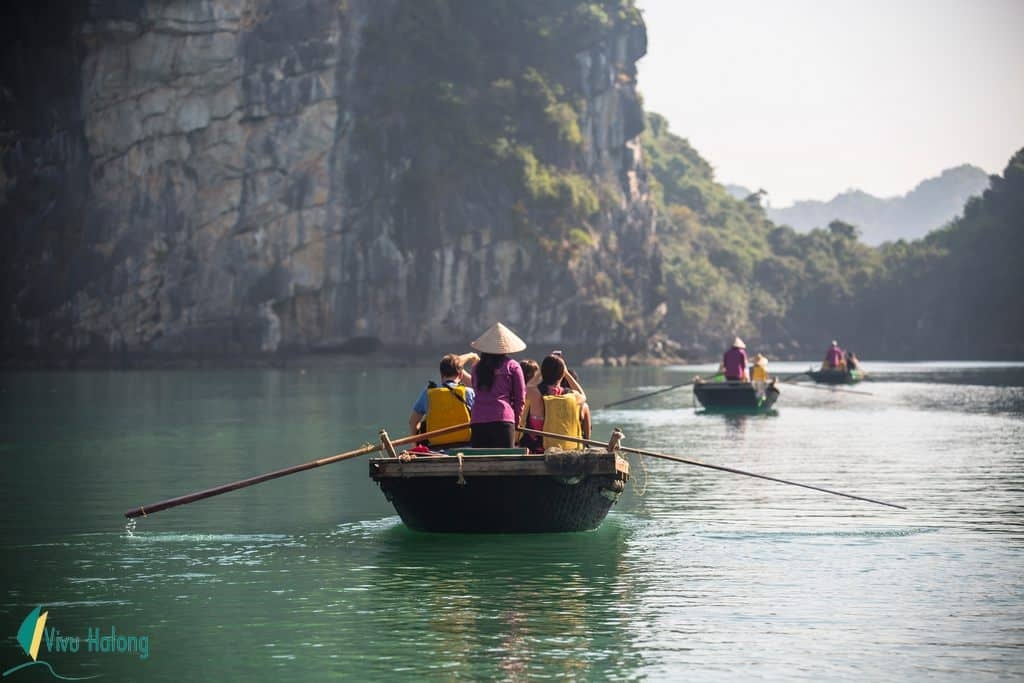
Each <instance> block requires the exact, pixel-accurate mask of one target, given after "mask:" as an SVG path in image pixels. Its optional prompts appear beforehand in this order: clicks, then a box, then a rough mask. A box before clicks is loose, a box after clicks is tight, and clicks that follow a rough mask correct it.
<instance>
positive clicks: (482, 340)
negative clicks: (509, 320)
mask: <svg viewBox="0 0 1024 683" xmlns="http://www.w3.org/2000/svg"><path fill="white" fill-rule="evenodd" d="M469 346H470V347H471V348H474V349H476V350H477V351H479V352H481V353H493V354H496V355H502V354H506V353H515V352H516V351H522V350H523V349H525V348H526V342H524V341H523V340H522V339H520V338H519V337H518V336H517V335H516V333H515V332H513V331H512V330H510V329H508V328H507V327H505V326H504V325H502V324H501V323H494V324H493V325H491V326H490V328H488V330H487V331H486V332H484V333H483V334H481V335H480V336H479V337H478V338H477V340H476V341H474V342H473V343H472V344H470V345H469Z"/></svg>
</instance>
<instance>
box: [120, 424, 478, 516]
mask: <svg viewBox="0 0 1024 683" xmlns="http://www.w3.org/2000/svg"><path fill="white" fill-rule="evenodd" d="M467 427H469V423H468V422H466V423H463V424H459V425H452V426H451V427H445V428H444V429H435V430H434V431H432V432H427V433H426V434H415V435H413V436H406V437H402V438H401V439H395V440H393V441H391V444H392V445H396V446H398V445H401V444H406V443H412V442H414V441H422V440H424V439H429V438H430V437H432V436H440V435H441V434H448V433H449V432H456V431H459V430H460V429H465V428H467ZM382 448H384V444H383V443H381V444H377V445H376V446H374V445H370V444H368V445H366V446H363V447H362V448H357V449H356V450H354V451H347V452H345V453H339V454H338V455H332V456H330V457H329V458H320V459H319V460H312V461H310V462H306V463H302V464H301V465H292V466H291V467H286V468H284V469H281V470H275V471H273V472H267V473H266V474H260V475H257V476H255V477H249V478H248V479H242V480H241V481H235V482H231V483H230V484H224V485H223V486H215V487H214V488H212V489H206V490H205V491H197V492H195V493H189V494H187V495H184V496H178V497H177V498H169V499H167V500H162V501H160V502H159V503H152V504H151V505H140V506H139V507H137V508H132V509H131V510H129V511H128V512H126V513H124V516H125V517H128V518H129V519H130V518H132V517H145V516H146V515H150V514H153V513H154V512H160V511H161V510H166V509H167V508H173V507H177V506H179V505H185V504H186V503H193V502H195V501H197V500H202V499H204V498H211V497H213V496H219V495H220V494H222V493H227V492H228V491H235V490H237V489H244V488H245V487H247V486H252V485H254V484H259V483H261V482H264V481H269V480H271V479H277V478H279V477H286V476H288V475H289V474H295V473H296V472H305V471H306V470H311V469H313V468H315V467H323V466H324V465H330V464H331V463H334V462H340V461H342V460H348V459H349V458H355V457H357V456H360V455H365V454H367V453H373V452H374V451H379V450H381V449H382Z"/></svg>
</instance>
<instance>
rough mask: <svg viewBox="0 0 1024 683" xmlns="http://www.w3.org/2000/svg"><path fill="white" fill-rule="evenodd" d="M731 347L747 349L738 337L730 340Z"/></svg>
mask: <svg viewBox="0 0 1024 683" xmlns="http://www.w3.org/2000/svg"><path fill="white" fill-rule="evenodd" d="M732 345H733V346H734V347H736V348H737V349H745V348H747V345H746V344H744V343H743V340H742V339H740V338H739V337H736V338H735V339H733V340H732Z"/></svg>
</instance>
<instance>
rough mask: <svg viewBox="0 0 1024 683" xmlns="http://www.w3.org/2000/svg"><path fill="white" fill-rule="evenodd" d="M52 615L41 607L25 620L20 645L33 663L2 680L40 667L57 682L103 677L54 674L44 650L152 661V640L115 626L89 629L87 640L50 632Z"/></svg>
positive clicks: (20, 666)
mask: <svg viewBox="0 0 1024 683" xmlns="http://www.w3.org/2000/svg"><path fill="white" fill-rule="evenodd" d="M49 614H50V613H49V612H44V611H43V608H42V606H41V605H40V606H39V607H36V608H35V609H34V610H32V611H31V612H29V614H28V616H27V617H25V620H24V621H22V622H21V627H20V628H18V644H19V645H21V649H22V650H24V651H25V654H26V655H28V656H29V657H30V658H31V660H32V661H29V662H25V663H23V664H19V665H18V666H14V667H11V668H10V669H7V670H6V671H4V672H3V674H0V676H2V677H4V678H6V677H7V676H10V675H11V674H13V673H15V672H17V671H20V670H22V669H26V668H28V667H31V666H36V665H39V666H43V667H45V668H47V669H49V671H50V673H51V674H52V675H53V676H54V678H59V679H61V680H63V681H85V680H88V679H90V678H97V677H98V676H101V675H102V674H94V675H92V676H78V677H74V676H62V675H60V674H59V673H57V672H56V671H54V670H53V667H52V666H51V665H50V664H49V663H48V662H46V661H44V660H42V659H39V651H40V649H42V648H45V650H46V652H48V653H51V654H52V653H61V654H63V653H72V654H73V653H77V652H79V651H83V650H84V651H85V652H90V653H114V654H135V655H138V657H139V658H140V659H149V636H132V635H125V634H124V633H118V632H117V629H116V628H114V627H113V626H111V627H110V629H109V631H108V632H106V633H103V632H101V631H100V629H99V628H95V627H89V628H88V629H87V631H86V636H85V638H84V639H83V638H82V637H80V636H73V635H61V632H60V630H59V629H56V628H53V627H49V628H47V626H46V619H47V617H48V616H49ZM83 646H84V647H83Z"/></svg>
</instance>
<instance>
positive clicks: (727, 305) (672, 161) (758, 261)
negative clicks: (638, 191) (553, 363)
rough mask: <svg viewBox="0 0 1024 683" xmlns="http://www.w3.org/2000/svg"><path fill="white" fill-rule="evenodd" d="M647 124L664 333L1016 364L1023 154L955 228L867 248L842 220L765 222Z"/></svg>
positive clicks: (1021, 348) (706, 167) (1023, 336)
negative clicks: (817, 224) (833, 343)
mask: <svg viewBox="0 0 1024 683" xmlns="http://www.w3.org/2000/svg"><path fill="white" fill-rule="evenodd" d="M648 121H649V126H648V133H647V135H646V136H645V138H644V144H645V147H646V148H647V150H648V160H649V164H650V168H651V172H652V174H653V175H654V177H655V178H656V181H657V182H655V183H652V186H653V187H654V190H655V194H656V197H657V201H658V202H659V204H660V207H661V220H660V221H659V226H658V228H659V237H660V246H661V248H662V250H663V253H664V254H665V262H664V272H665V282H664V286H665V290H666V293H667V295H668V299H669V301H670V302H671V303H670V310H671V311H672V312H673V313H674V315H670V316H669V322H668V324H669V325H670V326H671V327H670V329H669V334H670V336H672V337H674V338H678V339H680V340H682V341H684V343H685V344H686V345H687V346H688V347H689V348H692V349H696V350H699V351H704V352H706V351H710V350H711V349H708V348H707V345H708V344H712V343H714V341H716V340H718V341H719V343H720V344H724V342H725V340H726V339H727V338H728V337H729V335H730V334H732V333H736V334H740V335H741V336H744V338H745V339H747V342H748V345H750V346H753V347H755V348H760V349H764V350H768V351H769V352H771V353H775V354H776V355H779V356H783V357H799V358H807V357H816V355H817V354H818V353H819V351H821V350H823V349H824V348H825V346H826V345H827V344H828V342H829V340H831V339H832V338H835V337H838V338H840V339H842V340H843V342H844V343H845V344H847V345H849V346H851V347H853V348H855V349H856V350H858V351H859V352H860V353H861V355H862V356H865V357H871V356H874V357H884V358H914V357H921V358H1012V357H1020V356H1021V355H1024V341H1022V340H1024V306H1022V305H1021V304H1020V303H1019V302H1015V301H1014V299H1015V298H1016V296H1017V294H1018V293H1019V292H1021V291H1024V270H1022V269H1021V267H1020V265H1019V258H1020V254H1022V253H1024V150H1022V151H1021V152H1018V153H1017V154H1016V155H1015V156H1014V157H1013V159H1012V160H1011V161H1010V164H1009V165H1008V166H1007V168H1006V171H1005V174H1004V176H1003V177H993V178H992V187H991V189H989V190H987V191H985V192H984V194H983V195H982V196H981V197H975V198H972V199H971V200H969V201H968V203H967V205H966V206H965V207H964V209H963V217H962V218H960V219H958V220H956V221H954V222H953V223H952V224H950V225H949V226H947V227H946V228H944V229H942V230H938V231H936V232H934V233H932V234H930V235H929V236H928V237H927V238H926V239H924V240H918V241H912V242H907V241H904V240H900V241H897V242H895V243H893V244H887V245H885V246H883V247H881V248H872V247H869V246H867V245H866V244H864V243H863V242H862V241H860V240H859V239H858V237H859V230H858V228H857V227H856V226H854V225H851V224H849V223H845V222H842V221H835V220H834V221H832V222H830V223H829V225H828V226H827V228H824V229H822V228H816V229H813V230H811V231H809V232H807V233H801V232H797V231H796V230H794V229H793V228H790V227H788V226H777V225H775V224H774V223H772V222H771V221H769V220H768V219H767V218H766V216H765V212H764V210H763V209H762V208H761V202H760V197H759V196H758V195H757V194H753V195H750V196H749V197H748V198H747V199H746V200H741V199H737V198H736V197H734V196H733V195H732V194H730V193H729V192H728V191H727V189H726V188H725V187H724V186H722V185H720V184H717V183H716V182H715V181H714V178H713V174H712V170H711V166H710V164H708V163H707V162H706V161H705V160H704V159H703V158H701V156H700V155H699V154H698V153H697V152H696V151H695V150H694V149H693V148H692V147H691V146H690V145H689V144H688V143H687V142H686V140H684V139H681V138H679V137H677V136H675V135H673V134H672V133H670V132H669V131H668V129H667V124H666V122H665V120H664V119H663V118H662V117H660V116H658V115H656V114H648Z"/></svg>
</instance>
